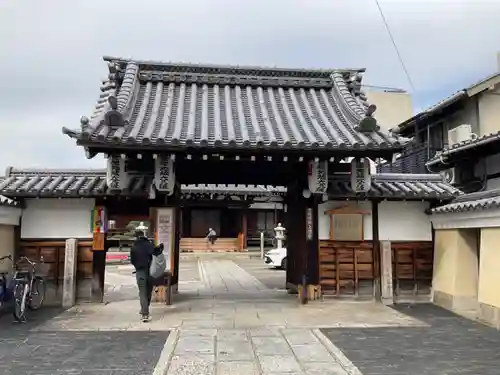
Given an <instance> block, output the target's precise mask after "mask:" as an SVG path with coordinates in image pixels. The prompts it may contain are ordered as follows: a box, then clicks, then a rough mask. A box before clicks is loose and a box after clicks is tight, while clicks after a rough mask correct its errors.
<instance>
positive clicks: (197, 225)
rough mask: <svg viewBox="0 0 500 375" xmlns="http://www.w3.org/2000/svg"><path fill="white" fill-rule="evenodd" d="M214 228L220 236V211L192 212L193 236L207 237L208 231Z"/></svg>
mask: <svg viewBox="0 0 500 375" xmlns="http://www.w3.org/2000/svg"><path fill="white" fill-rule="evenodd" d="M209 228H212V229H213V230H215V231H216V232H217V235H220V211H219V210H193V211H191V236H192V237H205V236H206V235H207V234H208V229H209Z"/></svg>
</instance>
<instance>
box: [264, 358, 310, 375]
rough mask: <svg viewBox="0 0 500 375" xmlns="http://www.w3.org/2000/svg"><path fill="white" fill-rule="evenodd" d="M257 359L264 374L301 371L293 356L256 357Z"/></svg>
mask: <svg viewBox="0 0 500 375" xmlns="http://www.w3.org/2000/svg"><path fill="white" fill-rule="evenodd" d="M258 359H259V362H260V367H261V368H262V371H263V372H264V373H273V372H298V373H300V372H301V371H302V370H301V368H300V366H299V363H298V362H297V360H296V359H295V357H294V356H293V355H269V356H258Z"/></svg>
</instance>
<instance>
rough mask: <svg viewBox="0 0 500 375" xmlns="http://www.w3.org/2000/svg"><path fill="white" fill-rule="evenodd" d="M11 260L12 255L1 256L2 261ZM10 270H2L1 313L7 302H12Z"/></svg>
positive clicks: (0, 285) (0, 278) (0, 289)
mask: <svg viewBox="0 0 500 375" xmlns="http://www.w3.org/2000/svg"><path fill="white" fill-rule="evenodd" d="M6 259H8V260H11V261H12V256H11V255H7V256H4V257H1V258H0V263H2V262H3V261H4V260H6ZM8 274H9V273H8V272H0V314H1V313H2V312H3V310H4V308H5V304H6V303H8V302H10V300H11V297H12V288H9V281H8V280H7V275H8Z"/></svg>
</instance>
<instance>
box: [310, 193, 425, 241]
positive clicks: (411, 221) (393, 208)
mask: <svg viewBox="0 0 500 375" xmlns="http://www.w3.org/2000/svg"><path fill="white" fill-rule="evenodd" d="M346 203H347V204H349V205H352V206H354V207H358V209H360V210H363V211H369V212H370V214H369V215H365V216H364V218H363V225H364V239H365V240H371V239H372V238H373V237H372V216H371V203H370V202H365V201H363V202H359V204H356V203H355V202H344V201H329V202H324V203H322V204H320V205H319V209H318V215H319V217H318V232H319V233H318V236H319V239H320V240H327V239H328V238H329V232H330V218H329V217H328V215H325V211H327V210H330V209H332V208H336V207H341V206H343V205H344V204H346ZM428 207H429V204H428V203H427V202H409V201H406V202H405V201H399V202H389V201H384V202H381V203H380V204H379V238H380V240H389V241H431V240H432V226H431V221H430V217H429V216H428V215H426V214H425V210H426V209H427V208H428Z"/></svg>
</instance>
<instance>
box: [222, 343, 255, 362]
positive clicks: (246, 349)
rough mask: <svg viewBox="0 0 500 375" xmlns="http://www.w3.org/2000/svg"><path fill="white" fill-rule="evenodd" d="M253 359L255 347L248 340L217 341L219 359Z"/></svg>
mask: <svg viewBox="0 0 500 375" xmlns="http://www.w3.org/2000/svg"><path fill="white" fill-rule="evenodd" d="M253 359H254V353H253V348H252V345H251V344H250V342H248V341H230V342H225V343H222V342H218V343H217V360H220V361H246V360H253Z"/></svg>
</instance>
